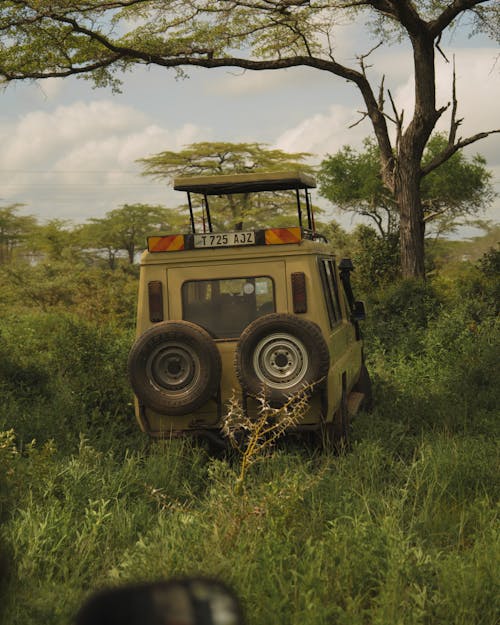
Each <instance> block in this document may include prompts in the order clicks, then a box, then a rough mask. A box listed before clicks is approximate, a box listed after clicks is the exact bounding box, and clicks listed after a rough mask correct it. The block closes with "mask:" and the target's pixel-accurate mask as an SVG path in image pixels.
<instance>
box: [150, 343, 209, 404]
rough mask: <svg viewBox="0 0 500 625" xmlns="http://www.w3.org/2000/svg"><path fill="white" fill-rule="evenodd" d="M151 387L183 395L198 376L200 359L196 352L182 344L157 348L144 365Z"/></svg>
mask: <svg viewBox="0 0 500 625" xmlns="http://www.w3.org/2000/svg"><path fill="white" fill-rule="evenodd" d="M146 372H147V376H148V379H149V380H150V381H151V383H152V384H153V386H155V387H156V388H158V389H160V390H163V391H165V390H167V391H170V392H171V393H173V394H175V393H185V392H187V391H189V389H191V388H192V387H193V386H194V385H195V384H196V382H197V380H198V379H199V376H200V359H199V357H198V355H197V353H196V351H195V350H194V349H193V348H192V347H190V346H189V345H186V344H183V343H165V344H163V345H160V346H159V347H157V348H156V349H155V350H154V351H153V352H152V354H151V355H150V357H149V358H148V361H147V364H146Z"/></svg>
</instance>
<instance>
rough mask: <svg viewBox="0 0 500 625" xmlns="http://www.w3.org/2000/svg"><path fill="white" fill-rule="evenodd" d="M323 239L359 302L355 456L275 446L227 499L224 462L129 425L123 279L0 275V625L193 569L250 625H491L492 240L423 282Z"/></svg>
mask: <svg viewBox="0 0 500 625" xmlns="http://www.w3.org/2000/svg"><path fill="white" fill-rule="evenodd" d="M330 229H331V232H330V235H331V237H332V241H333V244H334V245H335V247H336V248H337V249H339V250H341V252H345V253H351V254H352V255H353V257H354V259H355V260H356V263H357V270H356V271H355V276H356V287H357V293H358V294H359V295H360V296H362V297H364V298H365V300H366V301H367V308H368V310H369V318H368V320H367V321H366V322H365V325H364V334H365V339H366V353H367V358H368V366H369V369H370V371H371V374H372V377H373V380H374V387H375V398H376V407H375V410H374V412H373V413H372V414H370V415H368V414H361V415H359V417H358V418H357V419H356V420H355V421H354V423H353V431H352V438H353V444H352V449H351V450H350V451H349V452H347V453H343V454H340V455H336V456H334V455H332V454H327V453H323V452H321V451H320V450H319V449H318V448H317V447H316V446H314V445H313V444H312V443H311V442H310V441H309V442H308V441H303V440H298V441H295V440H293V439H292V440H286V441H285V442H284V443H282V444H280V445H279V446H278V447H277V448H276V449H275V451H274V452H273V453H272V454H271V455H269V457H267V458H266V459H265V462H260V463H257V464H255V465H254V466H253V467H252V468H251V470H250V472H249V473H248V475H247V478H246V483H245V488H244V489H243V490H241V491H238V489H236V479H237V476H238V463H239V461H238V458H237V457H227V458H226V457H217V456H214V455H210V454H209V453H207V450H206V449H205V448H204V447H203V446H202V445H197V444H193V443H192V442H190V441H181V440H172V441H165V442H162V443H151V442H149V441H148V440H146V438H145V437H144V435H142V434H141V433H140V432H139V431H138V428H137V426H136V424H135V421H134V417H133V409H132V405H131V400H132V397H131V392H130V389H129V387H128V383H127V379H126V358H127V354H128V350H129V348H130V346H131V343H132V341H133V335H134V321H135V319H134V318H135V303H136V288H137V268H136V267H135V266H134V265H131V264H129V263H128V262H125V261H123V262H122V261H120V260H119V259H118V260H117V259H114V261H113V263H112V264H110V263H109V262H107V259H103V261H102V265H101V264H100V263H99V260H98V259H96V258H93V259H90V260H89V258H88V257H85V256H78V255H74V256H73V257H71V258H65V257H64V254H53V255H52V257H51V255H50V253H48V252H47V251H46V252H45V257H44V258H45V259H44V260H43V261H40V262H37V263H32V262H31V263H30V262H27V261H26V259H24V260H23V258H22V257H18V258H16V257H15V256H13V257H9V259H8V262H7V260H6V262H4V264H2V265H1V266H0V290H1V292H2V298H1V300H0V394H1V397H2V401H1V403H0V520H1V529H0V567H1V577H0V579H1V585H0V620H1V621H2V622H4V623H9V625H30V624H33V625H35V624H36V625H39V624H40V623H50V624H54V625H56V624H57V625H58V624H61V625H62V624H63V623H64V624H67V623H69V622H70V621H71V618H72V615H74V613H75V611H76V610H77V608H78V606H79V605H81V603H82V602H83V601H84V600H85V598H86V597H87V596H88V595H89V594H90V593H92V592H93V591H94V590H96V589H99V588H102V587H103V586H107V585H117V584H122V583H125V582H132V581H134V582H136V581H144V580H156V579H159V578H168V577H172V576H179V575H193V574H204V575H210V576H215V577H217V578H220V579H222V580H224V581H225V582H227V583H228V584H229V585H231V586H232V587H234V589H235V590H236V592H237V593H238V595H239V596H240V597H241V600H242V602H243V605H244V608H245V611H246V615H247V621H248V623H249V624H254V625H260V624H262V625H264V624H268V623H277V624H278V623H279V624H280V625H287V624H299V623H300V624H301V625H306V624H311V625H313V624H314V625H319V624H322V623H324V624H326V623H328V624H331V623H338V624H339V625H358V624H368V623H369V624H373V625H375V624H380V625H382V624H384V625H386V624H391V623H394V624H396V623H398V624H402V623H404V624H431V623H432V624H440V623H450V624H451V623H453V624H462V623H463V624H464V625H465V624H467V625H470V624H474V623H477V624H479V623H481V624H484V625H490V624H491V625H493V624H495V623H497V622H498V617H499V614H500V606H499V599H498V598H499V596H500V593H499V584H498V571H499V570H500V541H499V533H498V527H499V526H498V501H499V475H500V473H499V471H498V467H499V462H498V460H499V456H498V440H499V439H498V434H499V432H498V405H499V402H498V399H499V397H498V394H499V385H498V353H499V347H500V345H499V343H500V341H499V337H500V334H499V324H498V312H499V310H498V304H499V301H500V292H499V290H500V281H499V272H500V250H499V249H498V248H495V247H491V246H492V245H494V242H495V241H497V240H498V234H499V231H498V228H496V229H495V228H491V229H490V232H489V234H488V235H487V236H486V237H483V238H481V239H477V240H475V241H473V242H469V243H467V242H460V243H458V242H457V243H455V242H440V243H439V244H436V245H434V246H433V247H432V248H429V249H428V253H427V259H428V264H429V266H428V272H429V278H428V280H427V282H426V283H422V282H412V281H401V280H399V279H398V276H397V275H395V274H394V270H393V267H394V263H393V262H392V260H391V255H390V247H388V246H390V242H388V241H383V242H382V241H381V239H379V238H378V237H377V236H376V235H375V234H374V231H372V230H370V229H369V228H366V227H361V228H358V230H357V231H355V233H354V234H347V233H345V232H343V231H342V230H341V229H340V228H338V227H333V226H332V227H331V228H330ZM56 230H57V228H56ZM60 230H61V229H60V228H59V231H60ZM51 240H52V241H53V240H54V237H53V238H52V239H51ZM394 253H396V252H394Z"/></svg>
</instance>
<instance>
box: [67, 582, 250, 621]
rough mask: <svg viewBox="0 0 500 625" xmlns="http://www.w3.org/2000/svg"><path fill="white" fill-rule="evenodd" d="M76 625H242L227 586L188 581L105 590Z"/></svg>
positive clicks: (92, 599)
mask: <svg viewBox="0 0 500 625" xmlns="http://www.w3.org/2000/svg"><path fill="white" fill-rule="evenodd" d="M74 623H75V625H180V624H182V625H243V614H242V610H241V607H240V603H239V601H238V599H237V597H236V596H235V594H234V593H233V592H232V591H231V590H230V589H229V588H228V587H227V586H225V585H224V584H222V583H220V582H217V581H214V580H210V579H203V578H199V579H198V578H188V579H179V580H169V581H165V582H155V583H152V584H142V585H137V586H123V587H121V588H113V589H110V590H103V591H101V592H99V593H97V594H95V595H93V596H92V597H90V599H89V600H88V601H87V602H86V603H85V604H84V605H83V606H82V608H81V609H80V611H79V612H78V614H77V616H76V619H75V621H74Z"/></svg>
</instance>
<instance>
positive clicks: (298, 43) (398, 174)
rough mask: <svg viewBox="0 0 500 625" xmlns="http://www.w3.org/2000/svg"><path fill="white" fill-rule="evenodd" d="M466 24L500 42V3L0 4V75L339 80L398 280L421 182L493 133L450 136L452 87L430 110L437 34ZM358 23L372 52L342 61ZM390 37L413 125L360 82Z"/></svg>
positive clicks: (416, 247) (410, 271)
mask: <svg viewBox="0 0 500 625" xmlns="http://www.w3.org/2000/svg"><path fill="white" fill-rule="evenodd" d="M464 15H467V16H469V17H470V33H471V34H477V33H478V32H483V33H485V34H486V35H488V36H490V37H492V38H494V39H496V40H497V41H498V40H499V39H500V5H499V4H498V2H495V1H494V0H453V1H450V0H448V1H445V0H419V2H416V1H414V0H329V1H328V0H253V1H249V0H217V1H215V0H162V1H161V2H160V1H158V0H121V1H120V0H74V1H71V2H68V0H50V2H47V1H45V0H43V1H42V0H8V1H5V2H1V3H0V29H1V33H2V37H1V42H0V76H3V79H4V80H5V81H15V80H26V79H37V78H48V77H54V76H59V77H64V76H70V75H78V74H80V75H84V76H88V77H89V78H90V79H92V80H93V81H94V83H95V84H96V85H110V84H111V85H112V86H113V87H114V88H118V87H119V80H118V76H119V73H120V72H124V71H126V70H128V69H130V68H131V66H133V65H134V64H141V65H158V66H161V67H165V68H174V69H175V71H177V72H178V73H180V74H182V73H183V72H184V71H185V68H186V67H189V66H198V67H206V68H215V67H239V68H242V69H247V70H265V69H267V70H277V69H284V68H290V67H299V66H302V67H309V68H314V69H317V70H320V71H323V72H328V73H330V74H331V75H334V76H337V77H340V78H342V79H345V80H347V81H349V82H351V83H353V84H354V85H355V86H356V87H357V89H358V90H359V93H360V95H361V98H362V100H363V103H364V111H362V113H361V115H362V119H364V118H367V119H368V120H369V121H370V123H371V125H372V129H373V133H374V136H375V138H376V141H377V145H378V148H379V154H380V171H381V176H382V181H383V184H384V186H385V187H386V188H387V189H388V191H389V193H390V194H391V195H392V196H393V197H394V200H395V202H396V204H397V206H398V211H399V216H400V237H401V262H402V270H403V275H404V276H408V277H409V276H415V277H422V276H423V275H424V244H423V239H424V219H423V206H422V201H421V188H420V185H421V179H422V176H423V175H425V174H427V173H429V172H430V171H432V170H434V169H436V168H438V167H439V166H441V165H442V164H443V163H444V162H446V161H447V160H448V159H449V158H451V157H452V156H453V154H455V153H456V152H457V151H458V150H460V149H461V148H463V147H465V146H466V145H469V144H471V143H473V142H475V141H478V140H480V139H482V138H484V137H486V136H488V135H489V134H491V133H492V132H499V130H498V129H486V130H485V131H483V132H479V133H476V134H474V135H471V136H468V137H462V136H460V135H459V133H458V130H459V127H460V124H461V120H460V118H459V117H458V115H457V110H458V106H457V95H456V90H455V86H454V85H453V95H452V98H451V100H450V102H449V103H445V104H443V105H438V103H437V102H436V85H435V82H436V80H435V54H436V49H437V50H439V51H440V53H442V54H443V55H444V51H443V48H442V46H443V45H444V44H443V43H442V36H443V33H444V32H445V31H446V30H447V29H450V28H453V27H454V26H455V25H456V24H457V23H458V22H459V20H460V19H461V17H463V16H464ZM361 20H364V21H365V23H366V24H367V26H366V28H367V29H369V30H370V31H371V34H372V35H376V36H378V37H379V38H380V43H379V44H376V43H375V44H373V45H372V43H369V44H367V48H369V47H370V46H371V49H361V50H360V51H359V54H358V55H357V57H356V60H355V61H354V62H352V63H350V64H344V63H342V62H340V61H339V60H338V59H339V57H338V54H337V52H338V51H337V50H336V49H335V45H334V44H335V41H336V37H335V35H336V29H337V28H338V27H339V26H340V27H341V26H342V25H344V24H345V23H348V22H356V23H360V21H361ZM462 23H463V22H462ZM394 38H399V39H400V40H405V41H407V43H408V44H409V46H410V47H411V50H412V55H413V65H412V67H411V68H409V70H408V72H409V73H410V72H411V71H413V76H414V110H413V116H412V117H411V119H408V118H406V117H405V116H404V115H403V111H401V110H398V109H397V106H396V103H395V102H394V100H393V97H392V94H391V92H390V90H388V89H386V86H385V84H384V83H385V80H384V79H382V81H381V82H380V83H379V84H373V81H372V80H371V78H370V63H371V59H370V60H368V58H369V57H370V55H371V54H372V53H373V52H374V50H375V49H377V48H378V47H379V46H381V45H383V44H385V43H387V42H390V40H391V39H394ZM372 41H373V40H372ZM387 101H388V102H389V104H390V106H387ZM446 111H448V112H449V113H450V124H449V132H448V137H447V142H446V146H445V147H444V149H442V150H441V152H440V153H438V154H436V155H435V156H434V158H433V159H432V161H430V162H427V163H425V164H424V163H423V160H422V159H423V154H424V150H425V146H426V144H427V142H428V141H429V138H430V136H431V134H432V132H433V130H434V128H435V126H436V123H437V122H438V120H439V119H440V118H441V117H442V116H443V115H444V113H445V112H446ZM389 125H392V126H393V127H394V130H395V132H394V135H393V134H391V133H390V132H389ZM394 137H395V138H394Z"/></svg>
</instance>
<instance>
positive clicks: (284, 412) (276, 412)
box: [222, 384, 315, 492]
mask: <svg viewBox="0 0 500 625" xmlns="http://www.w3.org/2000/svg"><path fill="white" fill-rule="evenodd" d="M314 385H315V384H309V385H307V386H304V388H302V389H301V390H300V391H299V392H297V393H295V394H294V395H290V396H289V397H288V399H287V401H286V402H285V403H284V404H283V405H282V406H279V407H278V408H274V407H272V406H271V405H270V403H269V401H268V399H267V398H266V396H265V389H264V391H263V392H262V393H261V394H260V395H258V396H256V397H253V399H254V400H255V401H256V402H257V411H256V414H252V415H251V416H250V415H249V414H248V412H247V410H245V407H244V406H243V404H242V401H241V399H240V398H239V397H238V396H237V394H236V392H235V391H234V390H233V393H232V395H231V397H230V399H229V401H228V410H227V413H226V415H225V416H224V417H223V421H222V433H223V434H224V436H226V437H227V439H228V440H229V442H230V444H231V446H232V447H233V448H234V449H235V450H236V451H237V452H238V453H239V454H240V456H241V465H240V472H239V475H238V478H237V480H236V490H237V492H240V491H241V489H242V488H243V485H244V482H245V477H246V474H247V472H248V469H249V468H250V466H251V465H252V464H254V463H255V462H257V461H259V460H263V459H264V458H265V457H266V454H267V453H268V452H269V450H270V448H271V447H272V446H273V445H274V444H275V443H276V441H277V440H278V439H279V438H280V437H281V436H283V434H284V433H285V432H286V431H287V430H288V429H289V428H290V427H293V426H295V425H297V423H299V422H300V421H301V419H302V417H303V416H304V415H305V413H306V411H307V408H308V406H309V397H310V395H311V389H312V387H313V386H314Z"/></svg>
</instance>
